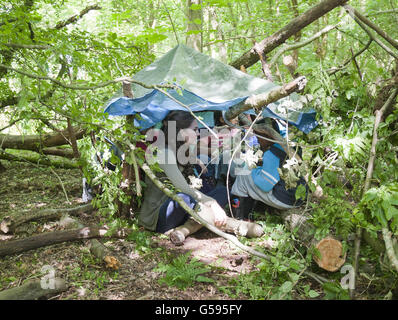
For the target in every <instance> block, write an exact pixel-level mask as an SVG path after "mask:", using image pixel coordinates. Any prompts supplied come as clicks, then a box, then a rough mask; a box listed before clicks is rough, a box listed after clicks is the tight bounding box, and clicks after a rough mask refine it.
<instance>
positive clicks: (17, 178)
mask: <svg viewBox="0 0 398 320" xmlns="http://www.w3.org/2000/svg"><path fill="white" fill-rule="evenodd" d="M2 163H3V166H4V167H5V168H6V171H4V172H1V173H0V199H1V201H0V221H1V220H2V219H3V218H4V217H5V216H12V215H13V214H14V215H15V214H16V213H18V212H21V211H23V210H26V214H29V210H33V209H36V208H43V209H44V208H51V209H52V208H66V207H73V206H77V205H81V204H82V199H81V193H82V187H81V172H80V170H75V169H54V171H51V170H50V169H48V168H46V167H41V168H39V167H37V166H33V165H31V164H28V163H15V162H14V163H11V162H7V161H2ZM61 182H62V184H61ZM64 189H65V190H64ZM65 193H66V195H67V198H68V200H69V201H70V203H68V200H67V198H66V195H65ZM79 219H80V221H81V222H82V223H83V224H88V223H91V224H93V223H95V224H98V225H103V218H102V217H100V216H99V215H97V214H96V213H95V212H94V213H91V214H83V215H81V216H80V217H79ZM59 228H60V226H59V225H58V224H57V222H56V221H47V222H30V223H27V224H25V225H22V226H21V227H19V228H18V229H17V230H16V232H15V234H11V235H10V234H2V233H1V232H0V241H7V240H15V239H20V238H23V237H26V236H30V235H35V234H39V233H42V232H49V231H54V230H58V229H59ZM104 244H105V246H107V247H108V248H109V249H110V250H112V251H113V252H114V253H115V255H117V257H118V258H119V259H120V260H121V261H120V262H121V264H122V266H121V268H119V270H117V271H114V270H108V269H107V268H106V267H105V265H104V264H103V263H102V262H99V261H98V260H96V259H95V258H94V257H93V256H92V255H91V254H90V251H89V248H88V241H77V242H68V243H63V244H57V245H52V246H48V247H43V248H38V249H35V250H31V251H28V252H24V253H22V254H16V255H11V256H7V257H4V258H0V290H4V289H8V288H12V287H15V286H19V285H21V284H23V283H24V282H25V281H27V280H30V279H40V278H41V277H42V276H43V272H42V268H43V266H51V267H52V268H53V269H54V272H55V276H56V277H60V278H62V279H64V280H65V281H66V282H67V285H68V290H67V291H65V292H63V293H61V294H58V295H56V296H53V297H51V298H50V299H59V300H64V299H74V300H85V299H113V300H117V299H132V300H136V299H145V300H148V299H167V300H169V299H173V300H190V299H192V300H198V299H200V300H206V299H222V300H228V299H230V297H228V296H227V295H226V294H224V293H222V292H220V291H219V290H218V287H219V286H222V285H226V286H227V285H228V281H229V279H230V278H231V277H234V276H237V275H239V274H240V273H242V272H249V271H250V270H253V269H254V268H255V264H254V263H253V262H251V258H250V257H249V255H248V254H246V253H244V252H242V251H241V250H239V249H237V248H236V247H234V246H233V245H232V244H230V243H229V242H228V241H227V240H225V239H223V238H221V237H218V236H216V235H215V234H213V233H211V232H210V231H208V230H206V229H202V230H200V231H198V232H197V234H195V235H193V236H191V237H189V238H188V239H186V241H185V243H184V245H183V246H180V247H176V246H174V245H173V244H172V243H171V242H170V241H169V240H168V238H167V237H165V236H164V235H162V236H161V235H158V234H155V233H153V234H152V243H151V245H150V246H151V249H150V250H149V253H145V252H142V250H137V248H136V244H135V243H134V241H128V240H124V239H117V240H111V241H107V242H105V243H104ZM188 252H190V253H191V255H192V256H193V257H196V258H197V259H199V261H202V262H203V263H205V264H207V265H211V266H213V267H212V268H211V271H210V272H209V273H208V274H206V277H209V278H211V279H213V280H214V282H212V283H207V282H204V283H199V282H198V283H196V284H195V285H194V287H190V288H187V289H185V290H180V289H178V288H176V287H173V286H169V285H167V284H164V283H162V284H161V283H159V278H160V276H161V273H160V272H157V271H154V269H155V268H156V267H157V266H158V263H159V261H164V256H165V255H167V256H168V257H170V256H176V257H177V256H178V255H180V254H185V253H188ZM162 259H163V260H162ZM216 284H217V286H216ZM240 298H241V299H246V298H247V297H244V296H242V297H240Z"/></svg>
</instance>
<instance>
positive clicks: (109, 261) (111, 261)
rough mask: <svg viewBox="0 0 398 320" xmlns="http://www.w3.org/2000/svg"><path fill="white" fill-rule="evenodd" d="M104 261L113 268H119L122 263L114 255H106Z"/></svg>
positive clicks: (108, 266)
mask: <svg viewBox="0 0 398 320" xmlns="http://www.w3.org/2000/svg"><path fill="white" fill-rule="evenodd" d="M104 261H105V262H106V267H107V268H109V269H113V270H118V269H119V268H120V267H121V266H122V265H121V264H120V262H119V261H118V260H117V259H116V258H115V257H113V256H106V257H105V259H104Z"/></svg>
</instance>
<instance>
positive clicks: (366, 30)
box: [344, 6, 398, 59]
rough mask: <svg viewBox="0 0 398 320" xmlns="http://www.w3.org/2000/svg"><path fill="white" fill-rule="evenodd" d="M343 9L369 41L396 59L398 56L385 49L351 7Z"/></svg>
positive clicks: (387, 48)
mask: <svg viewBox="0 0 398 320" xmlns="http://www.w3.org/2000/svg"><path fill="white" fill-rule="evenodd" d="M344 8H345V9H346V11H347V12H348V14H349V15H350V16H351V18H352V19H354V21H355V22H356V23H357V24H358V25H359V26H360V27H361V28H362V29H363V30H364V31H365V32H366V33H367V34H368V36H369V37H370V38H371V39H373V41H374V42H376V43H377V44H378V45H379V46H380V47H381V48H383V49H384V51H386V52H387V53H388V54H389V55H391V56H392V57H394V58H395V59H398V55H396V54H395V53H394V52H393V51H392V50H391V49H390V48H389V47H387V46H386V45H385V44H384V43H383V42H381V41H380V40H379V39H378V38H376V37H375V36H374V34H373V33H372V32H371V31H370V30H369V29H368V28H367V27H366V26H365V25H364V23H363V22H362V21H361V20H360V19H359V18H357V16H356V15H355V13H354V11H353V8H352V7H350V6H344Z"/></svg>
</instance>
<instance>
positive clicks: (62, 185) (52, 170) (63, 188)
mask: <svg viewBox="0 0 398 320" xmlns="http://www.w3.org/2000/svg"><path fill="white" fill-rule="evenodd" d="M50 170H51V172H52V173H53V174H54V175H55V176H56V177H57V178H58V180H59V182H60V184H61V187H62V190H63V192H64V195H65V198H66V202H67V203H68V204H71V202H70V201H69V198H68V194H67V193H66V190H65V187H64V184H63V183H62V180H61V178H60V177H59V175H58V174H57V173H56V172H55V171H54V169H53V168H51V167H50Z"/></svg>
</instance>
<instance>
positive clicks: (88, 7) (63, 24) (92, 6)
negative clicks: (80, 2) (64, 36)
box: [54, 4, 102, 30]
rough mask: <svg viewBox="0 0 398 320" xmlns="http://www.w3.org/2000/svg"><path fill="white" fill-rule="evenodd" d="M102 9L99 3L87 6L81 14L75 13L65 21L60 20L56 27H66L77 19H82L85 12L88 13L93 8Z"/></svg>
mask: <svg viewBox="0 0 398 320" xmlns="http://www.w3.org/2000/svg"><path fill="white" fill-rule="evenodd" d="M100 9H102V7H100V6H99V5H98V4H93V5H91V6H87V7H86V8H84V9H83V10H82V11H81V12H80V13H79V14H75V15H74V16H72V17H70V18H69V19H67V20H65V21H60V22H58V23H57V24H56V26H55V28H54V29H57V30H59V29H62V28H64V27H66V26H67V25H68V24H71V23H74V22H76V21H77V20H79V19H81V18H82V17H83V16H84V15H85V14H87V13H88V12H90V11H91V10H100Z"/></svg>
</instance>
